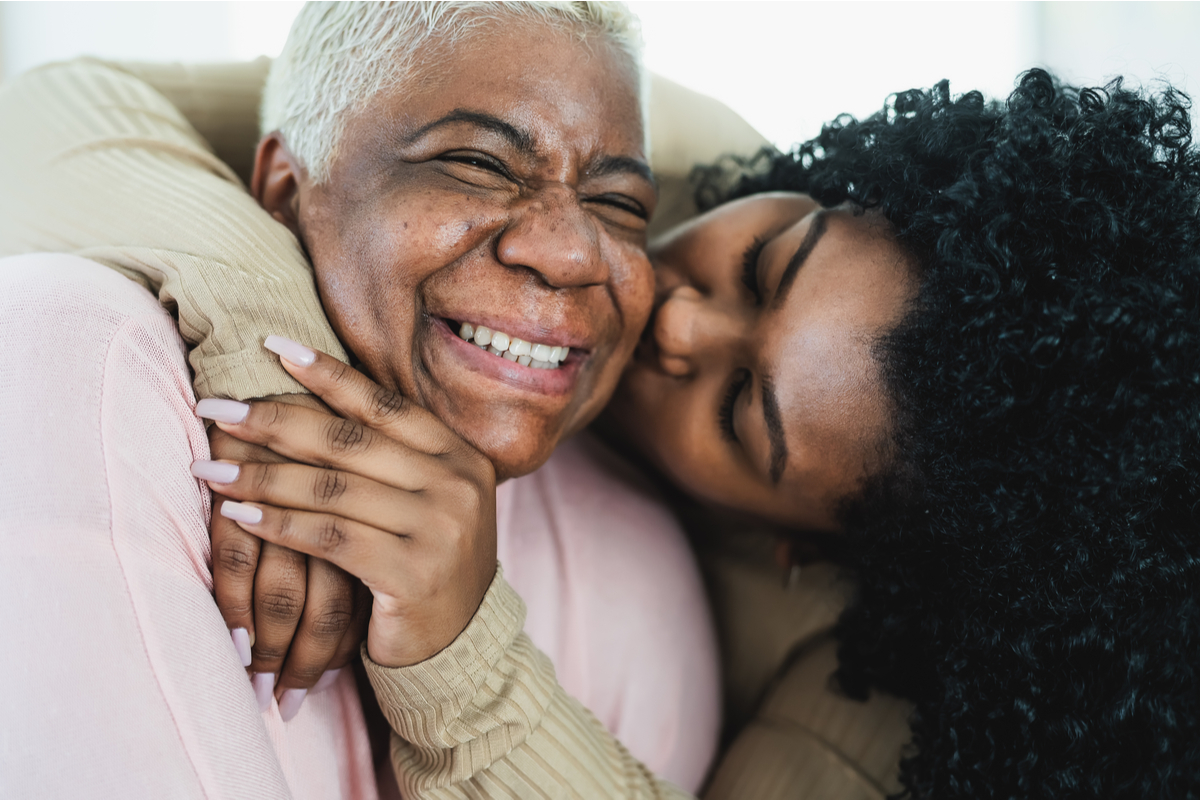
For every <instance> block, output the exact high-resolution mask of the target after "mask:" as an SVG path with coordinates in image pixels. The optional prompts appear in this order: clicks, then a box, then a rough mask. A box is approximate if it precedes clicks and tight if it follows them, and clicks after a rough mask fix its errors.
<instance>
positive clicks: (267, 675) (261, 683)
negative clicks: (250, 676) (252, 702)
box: [251, 672, 275, 711]
mask: <svg viewBox="0 0 1200 800" xmlns="http://www.w3.org/2000/svg"><path fill="white" fill-rule="evenodd" d="M251 682H252V683H253V684H254V699H256V700H258V710H259V711H266V710H267V709H269V708H270V707H271V698H273V697H274V696H275V673H274V672H260V673H258V674H257V675H255V676H254V680H253V681H251Z"/></svg>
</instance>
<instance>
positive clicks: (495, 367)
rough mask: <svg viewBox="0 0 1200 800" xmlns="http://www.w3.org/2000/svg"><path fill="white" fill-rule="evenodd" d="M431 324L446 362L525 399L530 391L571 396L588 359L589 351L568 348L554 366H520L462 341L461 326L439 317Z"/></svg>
mask: <svg viewBox="0 0 1200 800" xmlns="http://www.w3.org/2000/svg"><path fill="white" fill-rule="evenodd" d="M432 323H433V324H432V327H433V333H434V338H435V340H436V341H437V342H438V343H439V347H438V349H439V350H440V351H441V352H442V353H444V354H447V355H449V356H450V358H451V361H450V362H449V363H458V364H460V365H461V366H463V367H465V368H466V369H467V370H468V371H469V372H471V373H475V374H476V375H477V376H478V377H479V378H480V379H482V380H490V381H492V382H494V383H498V384H501V385H502V386H504V387H507V389H508V390H510V391H517V392H519V393H521V394H524V395H526V396H527V395H528V393H531V392H532V393H535V394H540V395H547V396H561V395H569V394H571V393H573V392H574V391H575V388H576V384H577V383H578V379H579V376H580V374H581V372H582V369H583V366H584V365H585V364H586V363H588V362H589V361H590V359H591V354H590V352H589V351H587V350H584V349H578V350H576V349H575V348H569V349H568V352H567V354H566V356H565V358H563V360H562V361H561V362H559V363H558V364H557V366H555V367H552V368H549V367H534V366H532V359H530V364H527V365H524V364H521V363H519V361H512V360H510V359H508V358H504V357H503V353H502V354H500V355H497V354H494V353H491V352H489V351H488V348H487V347H481V346H479V345H478V344H476V343H475V342H474V341H466V340H464V339H463V338H462V337H461V336H460V335H459V331H461V329H462V323H459V322H456V321H455V320H453V319H447V318H442V317H435V318H433V320H432ZM456 329H457V330H456ZM510 344H511V342H510ZM489 346H490V345H489ZM556 346H557V345H556ZM559 347H561V346H559ZM531 350H532V347H531ZM439 360H440V359H439ZM489 391H494V390H489ZM500 391H504V390H503V389H501V390H500Z"/></svg>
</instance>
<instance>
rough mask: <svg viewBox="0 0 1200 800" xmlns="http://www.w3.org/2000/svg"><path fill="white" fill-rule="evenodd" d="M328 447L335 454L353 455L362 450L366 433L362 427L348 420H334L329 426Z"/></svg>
mask: <svg viewBox="0 0 1200 800" xmlns="http://www.w3.org/2000/svg"><path fill="white" fill-rule="evenodd" d="M328 438H329V447H330V449H331V450H333V451H334V452H335V453H342V454H346V453H354V452H356V451H358V450H361V449H363V447H364V445H365V443H366V439H367V431H366V428H364V427H363V426H362V425H359V424H358V423H357V422H354V421H353V420H348V419H336V420H334V421H333V422H331V423H330V424H329V429H328Z"/></svg>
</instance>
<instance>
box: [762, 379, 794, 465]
mask: <svg viewBox="0 0 1200 800" xmlns="http://www.w3.org/2000/svg"><path fill="white" fill-rule="evenodd" d="M762 413H763V421H765V422H766V423H767V439H769V440H770V442H771V468H770V475H771V483H779V479H780V478H782V477H783V468H784V467H786V466H787V457H788V446H787V439H786V438H785V437H784V435H783V418H782V417H781V416H780V414H779V400H778V399H777V398H776V396H775V384H774V382H773V381H772V380H771V377H770V376H769V375H763V376H762Z"/></svg>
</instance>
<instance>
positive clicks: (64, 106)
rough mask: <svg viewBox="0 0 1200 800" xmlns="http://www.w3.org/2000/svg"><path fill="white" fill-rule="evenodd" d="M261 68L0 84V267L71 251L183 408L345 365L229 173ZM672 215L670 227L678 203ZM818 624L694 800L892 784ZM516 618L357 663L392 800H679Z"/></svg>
mask: <svg viewBox="0 0 1200 800" xmlns="http://www.w3.org/2000/svg"><path fill="white" fill-rule="evenodd" d="M265 66H266V65H265V64H264V63H262V62H259V63H256V64H248V65H234V66H213V67H204V68H184V67H165V68H153V67H137V66H126V67H124V68H117V67H114V66H112V65H106V64H102V63H100V62H95V61H86V60H84V61H76V62H71V63H68V64H63V65H57V66H52V67H46V68H41V69H38V70H35V71H33V72H31V73H27V74H26V75H24V76H22V77H21V78H18V79H16V80H14V81H10V82H9V83H8V84H5V85H4V86H3V87H0V256H5V255H13V254H17V253H25V252H35V251H57V252H68V253H74V254H77V255H80V256H83V257H85V258H90V259H93V260H95V261H98V262H100V263H103V264H106V265H108V266H110V267H112V268H113V269H116V270H118V271H120V272H122V273H123V274H125V275H127V276H128V277H130V278H131V279H133V280H136V281H138V282H139V283H141V284H142V285H144V286H146V287H147V288H149V289H150V290H151V291H153V292H155V293H156V294H157V295H158V297H159V298H160V300H161V301H162V302H163V303H164V305H166V306H167V307H168V308H170V309H172V310H173V311H174V312H175V314H176V317H177V319H178V321H179V326H180V330H181V332H182V333H183V336H184V338H185V339H186V340H187V341H188V342H189V343H190V344H192V345H193V346H194V349H193V350H192V352H191V356H190V360H191V364H192V367H193V369H194V370H195V376H196V390H197V394H198V395H200V396H230V397H236V398H241V399H245V398H249V397H256V396H263V395H269V394H281V393H288V392H294V391H301V390H302V389H301V387H299V385H298V384H296V383H295V382H294V381H292V379H291V378H290V377H289V376H287V374H286V373H285V372H283V371H282V370H281V369H280V368H279V367H278V363H277V361H276V359H275V358H274V357H273V356H271V355H270V354H268V353H266V352H265V351H263V349H262V347H261V342H262V339H263V338H264V337H265V336H266V335H267V334H270V333H278V334H281V335H284V336H288V337H290V338H293V339H296V340H298V341H301V342H304V343H306V344H309V345H312V346H315V347H318V348H320V349H322V350H325V351H326V352H329V353H332V354H334V355H337V356H339V357H344V355H345V354H344V351H343V350H342V348H341V346H340V344H339V343H338V341H337V339H336V338H335V337H334V335H333V333H332V331H331V330H330V328H329V325H328V323H327V322H326V320H325V317H324V315H323V313H322V310H321V306H320V302H319V299H318V298H317V294H316V291H315V287H314V283H313V276H312V270H311V267H310V265H309V264H308V262H307V260H306V259H305V257H304V253H303V251H302V250H301V248H300V246H299V244H298V243H297V241H296V240H295V238H294V237H293V236H292V235H291V233H290V232H288V230H287V229H286V228H284V227H283V226H281V225H279V224H277V223H276V222H274V221H273V220H271V219H270V217H269V216H268V215H267V214H266V213H265V212H263V211H262V210H261V209H260V208H259V207H258V206H257V205H256V204H255V202H254V201H253V200H252V199H251V198H250V197H249V195H248V194H247V193H246V192H245V189H244V187H243V185H242V183H241V180H240V179H239V176H238V174H237V173H235V171H234V170H233V169H231V168H230V166H228V164H233V165H234V166H236V167H237V168H238V171H239V172H241V173H242V175H243V176H244V175H245V173H246V170H248V168H249V164H250V163H251V160H252V153H251V152H250V149H251V144H250V143H252V142H253V139H254V130H253V126H252V124H250V122H249V121H248V120H247V116H248V115H249V114H250V113H251V112H252V110H253V108H254V107H255V105H256V104H257V97H258V93H259V88H260V86H261V80H262V75H263V74H264V71H265ZM139 75H140V76H142V77H145V78H146V79H148V80H151V81H153V82H154V83H155V84H156V86H158V87H159V88H160V89H161V90H162V92H159V91H156V90H155V89H154V88H151V86H150V85H149V84H147V83H146V82H144V81H143V80H142V79H140V78H139V77H138V76H139ZM676 88H678V87H676ZM164 93H165V94H166V95H167V96H169V97H170V99H169V100H168V97H167V96H164ZM697 98H699V96H693V97H692V98H690V99H689V97H688V93H687V92H686V90H682V91H674V92H668V93H667V94H666V95H665V96H664V102H663V104H662V105H664V106H670V111H671V114H670V117H671V118H672V119H674V121H675V122H677V123H678V124H677V125H676V126H675V128H674V129H672V128H671V127H670V126H665V127H664V126H663V125H662V124H660V125H658V126H657V127H656V125H655V123H654V121H653V119H654V113H653V111H652V123H651V130H652V137H654V138H655V139H656V141H662V142H668V143H671V144H672V145H674V144H676V143H677V142H676V140H677V139H678V138H679V136H680V134H679V130H680V129H686V128H693V129H694V128H695V127H696V122H697V120H696V117H695V115H696V114H699V115H700V116H701V117H703V116H704V115H705V114H708V113H709V112H711V111H712V110H713V108H712V106H711V105H707V106H706V105H705V104H706V103H710V104H711V101H708V100H706V99H703V98H700V99H697ZM668 100H669V102H667V101H668ZM671 104H674V106H672V105H671ZM689 108H690V109H691V112H689V111H688V109H689ZM181 109H183V110H185V111H186V112H187V116H186V117H185V115H184V114H183V113H181ZM697 109H699V111H697ZM689 113H691V114H692V117H691V118H689V117H688V114H689ZM726 113H728V112H726ZM731 116H733V115H731ZM675 118H677V119H675ZM661 119H662V115H661V114H660V120H661ZM735 119H736V118H735ZM668 121H670V120H668ZM192 122H194V123H195V124H196V126H198V127H199V128H200V129H201V130H203V131H204V134H205V135H204V136H202V135H201V134H200V133H199V132H198V131H197V129H196V127H193V124H191V123H192ZM739 123H740V125H741V126H743V127H738V124H739ZM724 124H725V125H726V129H725V131H724V134H723V138H722V137H721V136H718V137H717V139H716V141H717V142H718V143H717V144H716V145H710V146H709V147H708V148H707V149H706V148H705V147H703V146H702V147H699V148H693V149H692V152H694V153H695V159H696V160H700V159H703V158H712V157H713V156H715V155H716V154H717V152H719V150H724V149H729V148H730V147H731V146H735V147H736V146H737V145H738V144H739V143H740V145H742V146H741V147H740V148H739V149H742V150H743V151H745V150H747V149H753V148H754V147H757V146H758V145H759V144H761V143H762V140H761V137H758V136H757V134H754V133H753V131H752V130H749V129H748V126H744V123H741V122H740V120H738V121H737V122H736V123H730V122H725V123H724ZM712 127H713V126H709V128H710V131H709V132H710V133H711V128H712ZM718 127H719V126H718ZM660 131H661V133H660ZM673 131H674V132H673ZM205 136H207V137H209V139H211V141H212V142H213V143H214V144H215V146H216V148H217V150H216V152H217V154H219V155H220V156H221V157H220V158H219V157H217V155H214V152H213V149H212V148H211V147H210V145H209V142H208V141H206V139H205ZM673 137H674V138H673ZM714 147H716V148H718V149H716V150H714ZM680 150H681V148H680V147H670V148H666V149H664V148H661V147H660V149H659V151H658V153H657V155H658V158H657V160H658V162H659V163H660V164H662V165H664V166H665V167H666V168H667V171H666V177H667V178H668V179H671V178H672V177H678V175H675V176H672V175H671V174H670V168H671V167H673V166H677V165H675V164H674V163H673V161H678V162H679V163H680V164H681V165H683V167H681V169H682V168H684V167H686V165H687V164H689V163H691V162H690V160H689V158H688V157H685V156H681V155H680V154H679V151H680ZM222 159H224V160H222ZM676 205H678V207H679V209H680V210H679V211H678V213H681V214H685V213H687V208H686V203H685V202H680V203H677V204H676ZM64 324H69V320H65V321H64ZM814 597H815V598H820V597H824V595H823V594H821V592H820V591H818V592H817V594H816V595H814ZM814 602H818V601H814ZM819 602H823V601H819ZM810 605H811V604H810ZM779 610H780V609H778V608H776V609H774V611H775V613H778V612H779ZM817 617H819V618H821V619H822V620H824V621H821V622H820V624H817V625H814V626H809V628H811V629H809V628H806V630H805V632H804V637H805V638H804V641H806V642H808V649H807V650H806V651H805V653H806V655H805V657H803V658H799V659H797V660H796V661H795V662H794V663H793V665H792V666H791V668H790V669H789V670H788V671H787V672H786V673H785V675H784V676H783V678H782V680H781V681H780V683H779V685H778V686H777V687H776V689H775V690H774V691H773V693H772V694H771V696H770V698H769V700H768V702H767V705H766V711H765V713H764V714H762V715H760V717H759V718H758V719H757V720H756V721H755V722H754V723H752V725H751V726H750V727H749V728H748V730H747V732H746V733H745V734H744V735H743V736H742V737H741V738H740V739H739V740H738V741H737V742H736V743H735V745H734V747H733V748H732V752H731V755H730V757H729V758H728V759H727V760H726V762H725V763H724V764H723V765H722V766H721V768H720V770H719V771H718V773H717V775H716V777H715V779H714V781H713V786H712V790H711V791H710V793H709V795H708V796H709V797H720V798H727V797H728V798H733V797H739V798H741V797H745V798H750V800H768V799H770V800H776V799H778V800H782V799H783V798H794V799H796V800H798V799H799V798H830V800H851V798H854V799H857V798H864V799H866V798H882V797H883V795H884V794H885V793H886V791H888V790H890V789H892V788H894V775H895V767H896V764H897V760H898V756H899V752H900V748H901V747H902V746H903V744H904V742H905V740H906V739H907V731H906V727H905V725H904V714H905V713H906V707H905V706H904V705H903V704H902V703H899V702H898V701H894V700H891V699H890V698H874V699H873V700H872V702H871V703H870V704H867V705H863V704H858V703H849V702H848V701H845V700H843V699H840V698H837V697H836V696H835V695H832V694H831V693H829V692H828V691H826V690H825V688H824V683H825V682H824V677H823V676H827V675H828V674H829V672H830V671H831V669H832V658H833V651H832V645H831V643H830V642H828V641H827V640H826V639H825V638H823V631H826V630H827V629H828V625H829V624H830V623H831V622H832V617H831V616H829V615H828V614H818V615H817ZM826 617H828V619H825V618H826ZM523 621H524V607H523V604H522V602H521V600H520V598H518V597H517V596H516V594H515V593H514V592H513V591H512V589H511V588H510V587H509V586H508V584H507V583H505V582H504V580H503V578H502V577H501V576H500V575H499V574H498V575H497V578H496V580H495V581H494V583H493V585H492V587H491V588H490V590H489V591H488V593H487V596H486V597H485V598H484V602H483V604H482V605H481V607H480V609H479V611H478V613H477V614H476V616H475V618H474V619H473V620H472V622H471V624H470V625H469V626H468V628H467V629H466V631H464V632H463V634H462V635H461V636H460V637H459V638H458V639H457V640H456V641H455V642H454V643H453V644H452V645H451V646H450V647H449V648H447V649H446V650H445V651H443V652H442V653H439V654H438V655H437V656H435V657H434V658H432V659H430V660H429V661H427V662H425V663H423V664H419V665H416V666H414V667H410V668H406V669H396V670H389V669H384V668H381V667H379V666H377V665H375V664H373V663H372V662H371V661H370V659H369V658H367V657H366V654H365V651H364V660H365V661H366V663H367V669H368V673H369V675H370V678H371V681H372V684H373V685H374V686H375V690H376V693H377V695H378V697H379V699H380V702H381V704H382V706H383V708H384V711H385V714H386V715H387V717H388V719H389V721H390V722H391V724H392V726H393V728H394V731H395V732H396V733H395V735H393V759H394V764H395V767H396V771H397V775H398V778H399V780H400V784H401V786H402V787H403V789H404V792H405V797H406V798H408V800H421V799H422V798H468V797H470V798H501V797H506V798H507V797H520V798H526V797H528V798H549V797H564V798H565V797H579V798H598V797H629V798H640V797H683V796H685V795H684V794H683V793H682V792H681V791H680V790H678V789H676V788H674V787H672V786H670V785H668V784H666V783H664V782H662V781H659V780H657V779H656V778H655V776H653V775H651V774H649V773H648V772H647V771H646V769H645V768H644V767H643V766H642V765H641V764H639V763H638V762H636V761H635V760H634V759H633V758H632V757H631V756H630V755H629V754H628V753H627V752H626V751H625V750H624V748H623V747H621V745H620V744H619V743H618V742H616V741H615V740H614V739H613V738H612V737H611V736H609V734H608V733H607V732H606V731H605V730H604V728H603V727H602V726H601V725H600V724H599V723H598V722H597V721H596V720H595V719H594V718H593V717H592V716H591V715H590V714H589V713H588V712H587V711H586V710H585V709H583V708H582V707H581V706H580V705H579V704H578V703H577V702H575V701H574V700H573V699H571V698H570V697H568V696H567V695H566V694H565V693H564V692H563V690H562V689H561V687H560V686H559V685H558V683H557V681H556V680H555V677H554V671H553V667H552V666H551V665H550V663H549V661H548V659H547V658H546V657H545V656H544V655H543V654H541V653H540V652H539V651H538V650H537V649H536V648H534V647H533V645H532V644H531V642H530V641H529V639H528V637H527V636H525V635H524V634H523V633H521V629H522V625H523Z"/></svg>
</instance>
